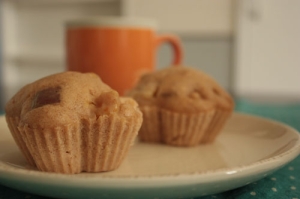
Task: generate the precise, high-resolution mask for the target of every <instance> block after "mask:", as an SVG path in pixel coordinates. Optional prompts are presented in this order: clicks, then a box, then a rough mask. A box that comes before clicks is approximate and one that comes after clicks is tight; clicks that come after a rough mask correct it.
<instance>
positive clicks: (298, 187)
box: [0, 100, 300, 199]
mask: <svg viewBox="0 0 300 199" xmlns="http://www.w3.org/2000/svg"><path fill="white" fill-rule="evenodd" d="M236 111H238V112H244V113H250V114H254V115H259V116H263V117H267V118H271V119H274V120H278V121H281V122H284V123H286V124H288V125H290V126H292V127H294V128H295V129H297V130H298V131H300V104H297V103H294V104H261V103H260V104H258V103H253V102H250V101H246V100H237V101H236ZM13 198H22V199H46V197H42V196H37V195H33V194H29V193H25V192H21V191H17V190H14V189H11V188H8V187H5V186H2V185H0V199H13ZM200 198H201V199H231V198H232V199H233V198H234V199H236V198H237V199H248V198H252V199H262V198H275V199H300V156H298V157H297V158H296V159H295V160H293V161H292V162H291V163H289V164H288V165H286V166H285V167H283V168H282V169H280V170H278V171H277V172H275V173H273V174H272V175H271V176H268V177H266V178H264V179H262V180H259V181H257V182H254V183H252V184H249V185H247V186H244V187H241V188H238V189H234V190H231V191H227V192H223V193H220V194H215V195H210V196H204V197H196V198H194V199H200Z"/></svg>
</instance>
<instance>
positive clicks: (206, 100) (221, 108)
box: [128, 66, 234, 146]
mask: <svg viewBox="0 0 300 199" xmlns="http://www.w3.org/2000/svg"><path fill="white" fill-rule="evenodd" d="M128 95H129V96H131V97H133V98H134V99H135V100H136V101H137V102H138V104H139V106H140V109H141V111H142V112H143V117H144V119H143V124H142V127H141V129H140V131H139V137H140V140H142V141H145V142H161V143H166V144H169V145H175V146H194V145H198V144H200V143H211V142H213V141H214V140H215V138H216V137H217V135H218V134H219V133H220V131H221V129H222V127H223V126H224V124H225V122H226V121H227V119H228V118H229V116H230V114H231V112H232V111H233V108H234V103H233V100H232V98H231V96H230V95H229V94H228V93H227V92H226V91H225V90H224V89H223V88H221V87H220V86H219V84H218V83H217V82H216V81H215V80H214V79H213V78H211V77H210V76H208V75H207V74H205V73H203V72H201V71H199V70H196V69H193V68H190V67H181V66H180V67H169V68H166V69H163V70H160V71H156V72H153V73H149V74H146V75H144V76H143V77H142V78H141V79H140V81H139V82H138V84H137V86H136V87H135V88H134V89H133V90H131V91H130V92H129V94H128Z"/></svg>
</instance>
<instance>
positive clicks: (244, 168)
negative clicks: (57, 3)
mask: <svg viewBox="0 0 300 199" xmlns="http://www.w3.org/2000/svg"><path fill="white" fill-rule="evenodd" d="M234 114H235V115H239V116H242V117H250V118H252V119H259V120H264V121H265V122H268V123H272V124H277V125H280V126H282V127H284V128H286V129H288V131H289V133H291V134H294V135H296V136H297V140H296V142H295V143H294V144H293V146H292V147H291V148H290V149H288V150H287V151H284V152H283V153H280V154H278V155H276V156H272V157H269V158H267V159H263V160H260V161H256V162H253V163H250V164H245V165H239V166H234V167H230V168H221V169H214V170H207V171H205V172H193V173H186V174H168V175H159V176H126V177H125V176H123V177H120V176H119V177H118V176H100V175H97V173H95V174H91V173H81V174H74V175H69V174H59V173H47V172H41V171H37V170H24V169H20V168H16V167H13V166H10V165H9V164H7V163H5V162H3V161H1V160H0V173H1V174H2V175H1V176H3V174H5V175H4V176H5V177H8V178H9V177H11V178H14V177H18V176H19V177H21V176H22V177H24V178H26V177H30V178H29V181H35V180H37V181H39V182H40V181H41V179H43V180H45V183H47V184H52V183H53V182H52V181H51V179H56V180H55V181H56V183H53V184H57V181H61V184H65V182H68V183H69V182H71V184H72V185H79V184H80V185H81V184H83V183H87V184H88V185H87V187H91V186H92V187H99V185H100V187H110V188H112V186H113V187H115V188H118V187H122V188H124V185H125V187H137V186H138V187H143V186H147V185H148V186H149V185H150V184H151V185H153V183H154V182H155V183H157V184H156V186H158V185H164V184H165V183H166V182H168V183H171V184H173V185H176V184H178V180H180V183H179V184H184V183H209V182H214V181H215V180H222V179H223V180H225V179H228V176H234V177H236V178H242V177H244V176H248V175H250V174H255V173H256V174H257V173H258V172H255V169H256V167H260V168H263V170H267V171H270V172H273V171H275V170H277V169H279V168H281V167H283V166H284V165H286V164H288V163H289V162H291V161H292V160H293V159H295V158H296V157H297V156H298V155H299V154H300V134H299V132H298V131H297V130H296V129H295V128H293V127H291V126H289V125H287V124H284V123H282V122H279V121H275V120H273V119H269V118H264V117H261V116H256V115H252V114H245V113H239V112H234ZM3 119H5V116H4V115H1V116H0V120H3ZM0 134H1V132H0ZM262 173H266V172H262ZM266 175H267V174H265V176H266ZM2 178H3V177H0V181H1V179H2ZM47 179H48V181H47ZM95 182H98V183H99V182H101V183H104V184H97V185H95V184H94V186H93V183H95ZM125 182H127V183H128V184H124V183H125ZM176 182H177V183H176Z"/></svg>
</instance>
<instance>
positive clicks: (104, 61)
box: [66, 17, 182, 95]
mask: <svg viewBox="0 0 300 199" xmlns="http://www.w3.org/2000/svg"><path fill="white" fill-rule="evenodd" d="M155 26H156V25H155V22H154V21H152V20H150V19H140V18H126V17H100V18H87V19H82V20H76V21H70V22H68V23H67V29H66V53H67V54H66V55H67V70H71V71H79V72H84V73H85V72H94V73H96V74H98V75H99V76H100V77H101V79H102V81H103V82H105V83H106V84H108V85H109V86H110V87H111V88H113V89H115V90H116V91H118V92H119V94H120V95H124V93H125V92H126V91H127V90H129V89H130V88H132V87H133V86H134V85H135V83H136V82H137V80H138V79H139V77H140V76H141V75H142V74H143V73H145V72H149V71H153V70H154V68H155V63H156V59H155V58H156V48H157V47H158V46H159V45H160V44H162V43H164V42H168V43H170V44H171V46H172V48H173V52H174V59H173V65H179V64H180V63H181V60H182V47H181V43H180V41H179V39H178V38H177V37H176V36H174V35H160V36H158V35H157V34H156V32H155V30H156V28H155Z"/></svg>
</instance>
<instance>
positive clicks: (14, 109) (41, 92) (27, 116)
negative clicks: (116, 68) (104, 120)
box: [5, 72, 141, 128]
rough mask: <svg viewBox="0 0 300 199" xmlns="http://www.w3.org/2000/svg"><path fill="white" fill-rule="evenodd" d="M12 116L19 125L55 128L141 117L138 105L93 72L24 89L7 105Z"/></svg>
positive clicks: (44, 80) (56, 77) (69, 74)
mask: <svg viewBox="0 0 300 199" xmlns="http://www.w3.org/2000/svg"><path fill="white" fill-rule="evenodd" d="M5 110H6V114H7V115H8V116H9V117H15V118H20V123H21V124H20V125H22V124H23V125H24V124H26V125H28V127H30V128H37V127H42V128H52V127H55V126H57V125H59V124H63V125H66V124H68V123H70V124H71V123H73V122H74V121H80V120H90V121H93V120H94V121H95V120H97V119H98V117H99V116H102V115H109V114H118V115H119V116H122V117H124V118H125V119H126V117H140V114H141V113H140V111H139V109H138V105H137V103H136V102H135V101H134V100H133V99H130V98H126V97H119V95H118V93H117V92H116V91H114V90H112V89H111V88H110V87H109V86H107V85H106V84H104V83H103V82H102V81H101V79H100V78H99V76H97V75H96V74H93V73H85V74H83V73H78V72H63V73H58V74H54V75H50V76H47V77H45V78H42V79H40V80H37V81H35V82H33V83H31V84H28V85H26V86H24V87H23V88H22V89H21V90H20V91H19V92H18V93H16V94H15V96H13V97H12V99H11V100H10V101H9V102H8V103H7V104H6V107H5Z"/></svg>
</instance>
